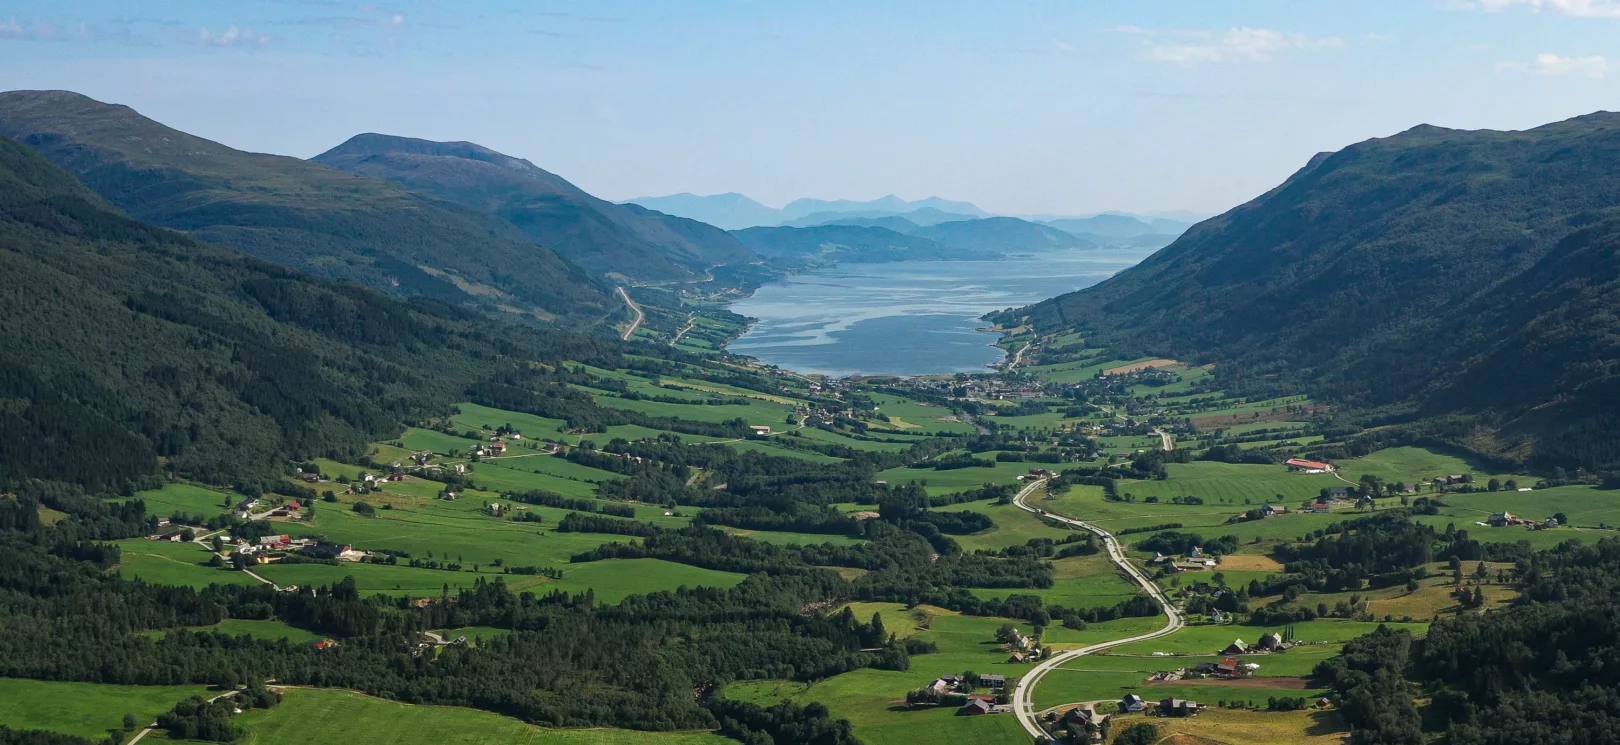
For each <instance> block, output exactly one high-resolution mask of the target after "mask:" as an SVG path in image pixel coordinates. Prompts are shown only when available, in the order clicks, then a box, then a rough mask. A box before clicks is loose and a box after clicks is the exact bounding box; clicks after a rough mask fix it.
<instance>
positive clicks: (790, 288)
mask: <svg viewBox="0 0 1620 745" xmlns="http://www.w3.org/2000/svg"><path fill="white" fill-rule="evenodd" d="M1150 253H1152V252H1151V251H1146V250H1137V249H1118V248H1108V249H1068V250H1057V251H1043V252H1038V253H1031V254H1021V255H1017V256H1009V257H1007V258H1005V259H1000V260H995V261H897V262H891V263H883V264H839V265H837V266H834V267H828V268H825V269H818V270H816V271H813V272H808V273H805V274H799V275H794V276H790V277H787V278H786V279H783V280H781V281H779V282H773V283H771V284H768V285H765V286H763V287H761V288H759V291H757V292H755V293H754V294H753V295H752V296H751V297H748V298H746V299H744V300H742V301H739V302H738V303H736V304H734V305H732V306H731V310H733V311H735V312H737V313H740V314H742V315H745V316H748V317H750V318H754V319H757V320H756V322H755V323H754V324H753V326H751V327H750V328H749V330H748V332H747V333H746V334H744V335H743V336H742V337H740V338H738V339H737V340H736V341H734V342H732V343H731V344H730V345H729V346H728V347H726V349H727V351H730V352H735V353H737V354H746V355H749V356H752V357H756V358H758V359H759V360H760V361H761V362H764V363H766V364H772V365H779V366H781V367H784V368H787V369H790V370H795V371H798V372H803V373H819V374H824V375H833V376H845V375H934V374H939V373H955V372H976V371H979V372H982V371H983V370H984V369H985V367H986V366H987V365H991V364H994V363H996V362H998V361H1000V360H1001V359H1002V358H1003V357H1004V355H1003V354H1002V352H1001V350H1000V349H998V348H996V347H994V346H992V345H993V344H994V343H995V341H996V338H997V337H996V335H994V334H990V333H985V332H982V331H976V330H975V329H977V328H980V327H982V326H984V325H985V323H984V321H981V320H979V317H980V316H982V315H984V314H985V313H988V312H990V311H992V310H1001V309H1003V308H1007V307H1012V306H1021V305H1027V304H1029V303H1033V302H1036V301H1039V300H1044V299H1046V298H1049V297H1055V296H1057V295H1061V294H1063V293H1066V292H1072V291H1074V290H1078V289H1081V288H1083V287H1090V286H1091V285H1094V284H1096V283H1098V282H1101V281H1102V280H1104V279H1107V278H1108V277H1110V276H1112V275H1113V274H1114V273H1115V272H1118V271H1120V270H1122V269H1125V268H1127V267H1129V266H1131V265H1133V264H1135V263H1136V262H1138V261H1141V260H1142V259H1143V258H1146V257H1147V255H1148V254H1150Z"/></svg>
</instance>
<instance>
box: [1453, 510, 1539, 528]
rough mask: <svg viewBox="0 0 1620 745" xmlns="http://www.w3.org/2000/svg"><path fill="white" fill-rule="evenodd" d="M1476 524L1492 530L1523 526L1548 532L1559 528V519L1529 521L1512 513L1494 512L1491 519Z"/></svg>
mask: <svg viewBox="0 0 1620 745" xmlns="http://www.w3.org/2000/svg"><path fill="white" fill-rule="evenodd" d="M1474 524H1475V525H1479V526H1481V527H1486V526H1488V527H1492V528H1506V527H1513V526H1520V525H1522V526H1524V527H1526V528H1529V529H1530V530H1548V529H1551V528H1556V527H1558V518H1556V517H1549V518H1546V519H1543V520H1527V519H1525V518H1523V517H1520V516H1518V515H1515V514H1513V513H1511V512H1492V513H1491V516H1490V517H1487V518H1485V522H1480V523H1474Z"/></svg>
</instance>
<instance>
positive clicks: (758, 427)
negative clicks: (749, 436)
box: [748, 424, 771, 435]
mask: <svg viewBox="0 0 1620 745" xmlns="http://www.w3.org/2000/svg"><path fill="white" fill-rule="evenodd" d="M748 428H749V429H751V430H753V431H754V434H756V435H768V434H770V433H771V425H769V424H753V425H749V427H748Z"/></svg>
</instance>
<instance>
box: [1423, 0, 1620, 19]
mask: <svg viewBox="0 0 1620 745" xmlns="http://www.w3.org/2000/svg"><path fill="white" fill-rule="evenodd" d="M1442 5H1443V6H1444V7H1448V8H1453V9H1456V10H1483V11H1487V12H1493V13H1498V12H1502V11H1505V10H1512V9H1514V8H1525V9H1528V10H1532V11H1535V12H1537V13H1543V12H1545V13H1557V14H1559V15H1566V16H1573V17H1575V18H1620V0H1445V2H1443V3H1442Z"/></svg>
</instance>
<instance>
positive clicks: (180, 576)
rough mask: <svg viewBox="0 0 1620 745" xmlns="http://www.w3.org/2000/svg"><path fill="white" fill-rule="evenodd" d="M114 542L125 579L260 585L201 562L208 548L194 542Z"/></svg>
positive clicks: (186, 584) (194, 584) (184, 584)
mask: <svg viewBox="0 0 1620 745" xmlns="http://www.w3.org/2000/svg"><path fill="white" fill-rule="evenodd" d="M114 543H116V544H117V545H118V547H119V549H120V551H121V555H122V558H121V560H120V562H119V565H118V569H117V571H118V573H119V575H120V576H122V577H124V578H125V579H142V580H146V581H147V582H151V583H153V584H160V585H179V586H182V587H197V588H202V587H207V586H209V585H255V584H259V582H258V580H256V579H253V578H252V577H249V576H247V575H245V574H242V573H241V572H234V571H231V570H229V569H216V568H214V567H209V566H204V565H203V562H205V561H208V556H209V553H208V550H207V549H205V548H203V547H202V546H199V545H197V544H195V543H169V542H167V541H148V540H146V539H144V538H131V539H128V540H122V541H114Z"/></svg>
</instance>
